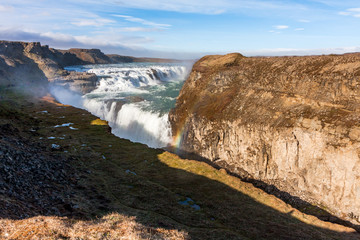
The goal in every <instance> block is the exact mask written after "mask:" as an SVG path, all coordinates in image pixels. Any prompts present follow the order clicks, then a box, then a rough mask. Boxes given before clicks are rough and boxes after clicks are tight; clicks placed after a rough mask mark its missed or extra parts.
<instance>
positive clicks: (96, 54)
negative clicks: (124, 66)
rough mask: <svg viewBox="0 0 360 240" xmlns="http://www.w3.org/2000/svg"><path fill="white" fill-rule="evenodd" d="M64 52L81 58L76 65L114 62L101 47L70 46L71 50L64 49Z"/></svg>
mask: <svg viewBox="0 0 360 240" xmlns="http://www.w3.org/2000/svg"><path fill="white" fill-rule="evenodd" d="M62 52H63V53H64V54H66V53H68V54H69V53H70V54H73V55H75V56H76V57H77V58H78V59H79V61H78V63H77V64H74V65H81V64H107V63H112V60H111V59H110V58H109V57H108V56H106V55H105V54H104V53H103V52H101V51H100V50H99V49H81V48H70V49H69V50H62Z"/></svg>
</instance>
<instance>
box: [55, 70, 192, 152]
mask: <svg viewBox="0 0 360 240" xmlns="http://www.w3.org/2000/svg"><path fill="white" fill-rule="evenodd" d="M67 70H76V71H79V72H85V71H86V72H91V73H95V74H96V75H97V76H98V77H99V79H100V81H99V84H98V86H97V88H96V89H95V90H94V91H92V92H91V93H89V94H87V95H85V96H83V97H82V98H81V99H78V96H76V97H75V98H74V97H71V98H68V97H69V96H68V94H69V93H65V94H64V95H65V96H66V97H65V99H71V101H73V102H76V105H77V106H78V105H79V104H80V105H81V107H82V108H85V109H86V110H88V111H89V112H91V113H92V114H94V115H96V116H98V117H100V118H102V119H104V120H106V121H108V122H109V125H110V127H111V128H112V132H113V134H115V135H117V136H119V137H122V138H126V139H129V140H131V141H133V142H141V143H144V144H147V145H148V146H150V147H154V148H159V147H165V146H167V145H169V144H170V143H171V141H172V135H171V126H170V123H169V121H168V112H169V110H170V109H171V108H172V107H174V105H175V99H176V97H177V95H178V92H179V90H180V88H181V86H182V83H183V81H184V80H185V78H186V76H187V74H188V70H189V68H188V67H186V66H184V65H174V64H148V63H132V64H112V65H87V66H74V67H68V68H67ZM53 93H54V95H55V97H56V98H57V99H59V100H60V101H61V102H62V100H63V101H64V97H61V96H57V95H56V93H62V91H60V90H59V89H56V91H53ZM131 99H136V101H134V100H131ZM67 102H68V103H69V100H67ZM70 104H71V103H70ZM72 105H74V104H72ZM78 107H79V106H78Z"/></svg>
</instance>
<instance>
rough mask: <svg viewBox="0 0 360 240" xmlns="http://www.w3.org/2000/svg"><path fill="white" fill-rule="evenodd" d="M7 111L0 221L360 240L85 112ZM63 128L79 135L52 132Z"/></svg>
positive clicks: (41, 106)
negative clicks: (107, 220)
mask: <svg viewBox="0 0 360 240" xmlns="http://www.w3.org/2000/svg"><path fill="white" fill-rule="evenodd" d="M21 104H25V103H21ZM22 106H23V107H24V105H22ZM10 107H11V108H12V109H13V108H15V107H17V106H16V105H14V104H10V105H9V107H8V109H6V108H4V109H2V108H0V110H1V111H0V114H1V121H0V125H1V126H2V127H1V128H0V131H1V133H2V134H1V137H0V147H2V148H1V149H0V151H1V155H0V156H1V159H2V166H6V168H5V167H4V168H0V170H2V171H3V172H2V174H1V175H0V185H1V186H2V188H1V189H0V190H1V198H0V207H1V208H0V209H2V210H1V211H0V217H1V218H3V219H19V217H18V216H19V214H20V213H21V212H19V211H26V213H27V215H26V216H25V215H23V216H22V217H21V218H30V217H34V216H39V215H47V216H67V217H68V218H70V219H73V220H74V221H75V220H79V219H80V220H81V219H98V218H99V217H101V216H105V215H108V214H110V213H114V212H117V213H120V214H124V215H128V216H135V217H136V221H137V222H138V223H141V224H143V225H145V226H150V227H155V228H156V227H161V228H165V229H178V230H183V231H185V232H188V234H189V237H190V238H191V239H359V238H360V236H359V234H355V233H341V232H338V231H336V229H335V228H334V229H333V230H329V229H327V228H326V227H327V226H329V225H327V224H326V223H324V224H323V225H321V227H320V225H319V226H314V225H312V224H311V223H314V222H316V220H311V219H309V218H308V219H307V221H309V222H308V224H307V223H304V222H303V221H300V220H299V219H298V217H299V215H296V214H294V211H295V210H294V209H292V208H289V207H287V206H286V205H285V204H284V203H282V202H280V201H278V200H277V199H275V198H274V197H270V196H268V195H266V194H264V193H263V192H262V191H260V190H259V189H256V188H253V187H252V186H251V185H250V184H246V183H241V182H238V181H237V180H236V179H234V178H231V176H229V175H227V174H225V173H224V172H223V171H218V170H216V169H214V168H211V167H210V166H208V165H206V164H204V163H201V162H198V161H183V160H180V159H178V158H177V157H176V156H175V155H172V154H170V153H167V152H165V151H163V150H160V149H151V148H148V147H146V146H145V145H142V144H137V143H131V142H130V141H128V140H124V139H119V138H117V137H115V136H113V135H111V134H110V133H109V132H108V126H97V125H90V124H89V123H90V122H91V121H92V120H93V119H96V118H95V117H94V116H91V115H90V114H89V113H87V112H85V111H82V110H79V109H75V108H72V107H63V106H56V105H55V106H54V105H52V104H49V103H38V104H33V105H31V106H29V105H27V107H26V108H24V109H26V110H24V111H27V113H25V112H18V111H15V110H11V109H10V110H9V108H10ZM9 111H10V112H9ZM27 114H29V115H27ZM30 115H31V116H30ZM32 116H36V118H34V117H32ZM62 117H65V119H64V120H59V119H63V118H62ZM64 122H71V123H73V124H74V127H76V128H78V130H77V131H74V130H71V129H69V128H68V127H59V128H54V126H55V125H58V124H63V123H64ZM24 123H26V124H24ZM29 129H30V130H29ZM32 130H36V131H32ZM64 135H66V139H63V140H64V141H62V139H60V138H58V136H64ZM44 136H49V137H50V136H51V137H55V139H52V138H51V139H49V138H46V139H44V138H43V137H44ZM40 138H42V139H41V140H40ZM54 144H55V145H56V146H55V147H54ZM58 146H59V147H58ZM18 163H21V164H18ZM17 165H19V166H17ZM234 182H236V184H235V183H234ZM233 184H235V185H233ZM15 186H17V187H15ZM29 191H30V192H31V193H32V195H31V194H28V192H29ZM54 192H55V193H56V194H55V195H54ZM35 194H38V196H36V195H35ZM249 195H251V196H253V197H250V196H249ZM27 196H28V197H29V198H27ZM17 203H18V204H17ZM11 204H13V206H11ZM269 206H279V207H280V209H281V208H283V209H282V210H283V211H280V210H276V209H275V208H273V207H269ZM287 209H288V210H287ZM338 229H342V228H341V227H340V228H338Z"/></svg>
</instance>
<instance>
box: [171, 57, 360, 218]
mask: <svg viewBox="0 0 360 240" xmlns="http://www.w3.org/2000/svg"><path fill="white" fill-rule="evenodd" d="M359 106H360V54H346V55H339V56H337V55H331V56H309V57H272V58H265V57H256V58H255V57H254V58H245V57H243V56H242V55H240V54H229V55H226V56H206V57H204V58H202V59H201V60H199V61H198V62H197V63H196V64H195V65H194V67H193V70H192V72H191V74H190V76H189V78H188V79H187V81H186V82H185V84H184V86H183V88H182V90H181V92H180V95H179V97H178V99H177V103H176V108H175V109H173V110H172V111H171V113H170V116H169V118H170V121H171V124H172V129H173V135H174V136H179V137H181V142H180V144H179V147H180V149H182V150H184V151H186V152H190V153H196V154H198V155H200V156H202V157H205V158H207V159H209V160H211V161H213V162H214V163H215V164H217V165H219V166H221V167H225V168H227V169H228V170H230V171H231V172H233V173H236V174H238V175H240V176H242V177H246V178H252V179H256V180H261V181H263V182H266V183H268V184H271V185H275V186H276V187H277V188H279V189H280V190H283V191H286V192H289V193H290V194H292V195H294V196H297V197H300V198H301V199H303V200H306V201H308V202H311V203H314V204H317V205H319V206H322V207H325V208H327V209H328V210H330V211H331V212H333V213H334V214H336V215H337V216H339V217H341V218H343V219H348V220H351V221H352V222H354V223H359V222H360V219H359V215H360V201H358V200H359V199H360V111H359V109H360V108H359Z"/></svg>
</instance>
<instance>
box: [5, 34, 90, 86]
mask: <svg viewBox="0 0 360 240" xmlns="http://www.w3.org/2000/svg"><path fill="white" fill-rule="evenodd" d="M81 61H82V60H79V59H77V58H76V56H75V55H73V54H71V53H62V52H60V51H58V50H56V49H51V48H49V47H48V46H46V45H45V46H41V44H40V43H39V42H30V43H27V42H9V41H0V85H2V86H9V85H16V86H25V87H37V86H41V87H43V88H44V89H46V87H47V84H48V82H53V83H56V84H59V85H64V86H67V87H69V88H70V89H72V90H75V91H78V92H82V93H87V92H90V91H92V90H94V89H95V88H96V82H97V77H96V75H95V74H92V73H75V72H68V71H66V70H64V69H63V67H64V66H67V65H68V64H69V63H79V62H81ZM44 91H45V90H44Z"/></svg>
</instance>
